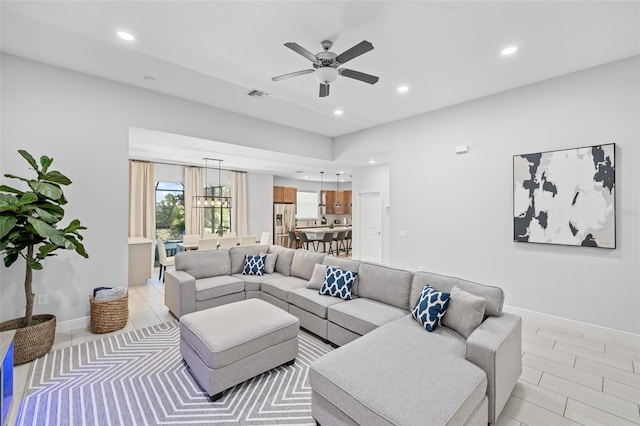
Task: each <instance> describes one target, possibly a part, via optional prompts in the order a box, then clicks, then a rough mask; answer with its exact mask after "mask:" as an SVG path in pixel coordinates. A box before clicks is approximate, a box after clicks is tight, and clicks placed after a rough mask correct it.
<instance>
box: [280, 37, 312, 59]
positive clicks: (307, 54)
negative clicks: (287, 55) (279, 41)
mask: <svg viewBox="0 0 640 426" xmlns="http://www.w3.org/2000/svg"><path fill="white" fill-rule="evenodd" d="M284 45H285V46H287V47H288V48H289V49H291V50H293V51H294V52H296V53H298V54H300V55H302V56H304V57H305V58H307V59H308V60H310V61H311V62H318V58H316V55H314V54H313V53H311V52H309V51H308V50H307V49H305V48H304V47H302V46H300V45H299V44H298V43H292V42H289V43H285V44H284Z"/></svg>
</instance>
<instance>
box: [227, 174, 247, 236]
mask: <svg viewBox="0 0 640 426" xmlns="http://www.w3.org/2000/svg"><path fill="white" fill-rule="evenodd" d="M231 202H232V208H231V227H232V229H233V230H234V231H235V233H236V235H238V236H239V237H240V236H242V235H247V230H248V225H247V221H248V219H247V174H246V173H244V172H231Z"/></svg>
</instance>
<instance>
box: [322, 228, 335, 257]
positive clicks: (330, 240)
mask: <svg viewBox="0 0 640 426" xmlns="http://www.w3.org/2000/svg"><path fill="white" fill-rule="evenodd" d="M319 242H321V243H322V251H323V252H324V253H327V254H335V253H334V252H333V232H325V233H324V237H323V238H322V239H321V240H319ZM327 243H329V251H327Z"/></svg>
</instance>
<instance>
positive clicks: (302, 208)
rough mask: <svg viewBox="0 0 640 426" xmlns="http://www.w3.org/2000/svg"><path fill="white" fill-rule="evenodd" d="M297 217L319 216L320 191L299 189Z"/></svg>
mask: <svg viewBox="0 0 640 426" xmlns="http://www.w3.org/2000/svg"><path fill="white" fill-rule="evenodd" d="M297 209H298V211H297V212H296V219H317V218H318V192H317V191H298V205H297Z"/></svg>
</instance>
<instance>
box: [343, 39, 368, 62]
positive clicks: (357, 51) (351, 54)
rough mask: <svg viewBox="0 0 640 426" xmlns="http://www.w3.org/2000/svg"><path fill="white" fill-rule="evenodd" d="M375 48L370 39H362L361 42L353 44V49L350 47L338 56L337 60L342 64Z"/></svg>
mask: <svg viewBox="0 0 640 426" xmlns="http://www.w3.org/2000/svg"><path fill="white" fill-rule="evenodd" d="M370 50H373V44H371V43H369V42H368V41H366V40H365V41H361V42H360V43H358V44H356V45H355V46H353V47H352V48H351V49H348V50H346V51H344V52H342V53H341V54H339V55H338V56H336V61H337V62H338V63H340V64H344V63H346V62H348V61H350V60H352V59H353V58H357V57H358V56H360V55H362V54H364V53H367V52H368V51H370Z"/></svg>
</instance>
